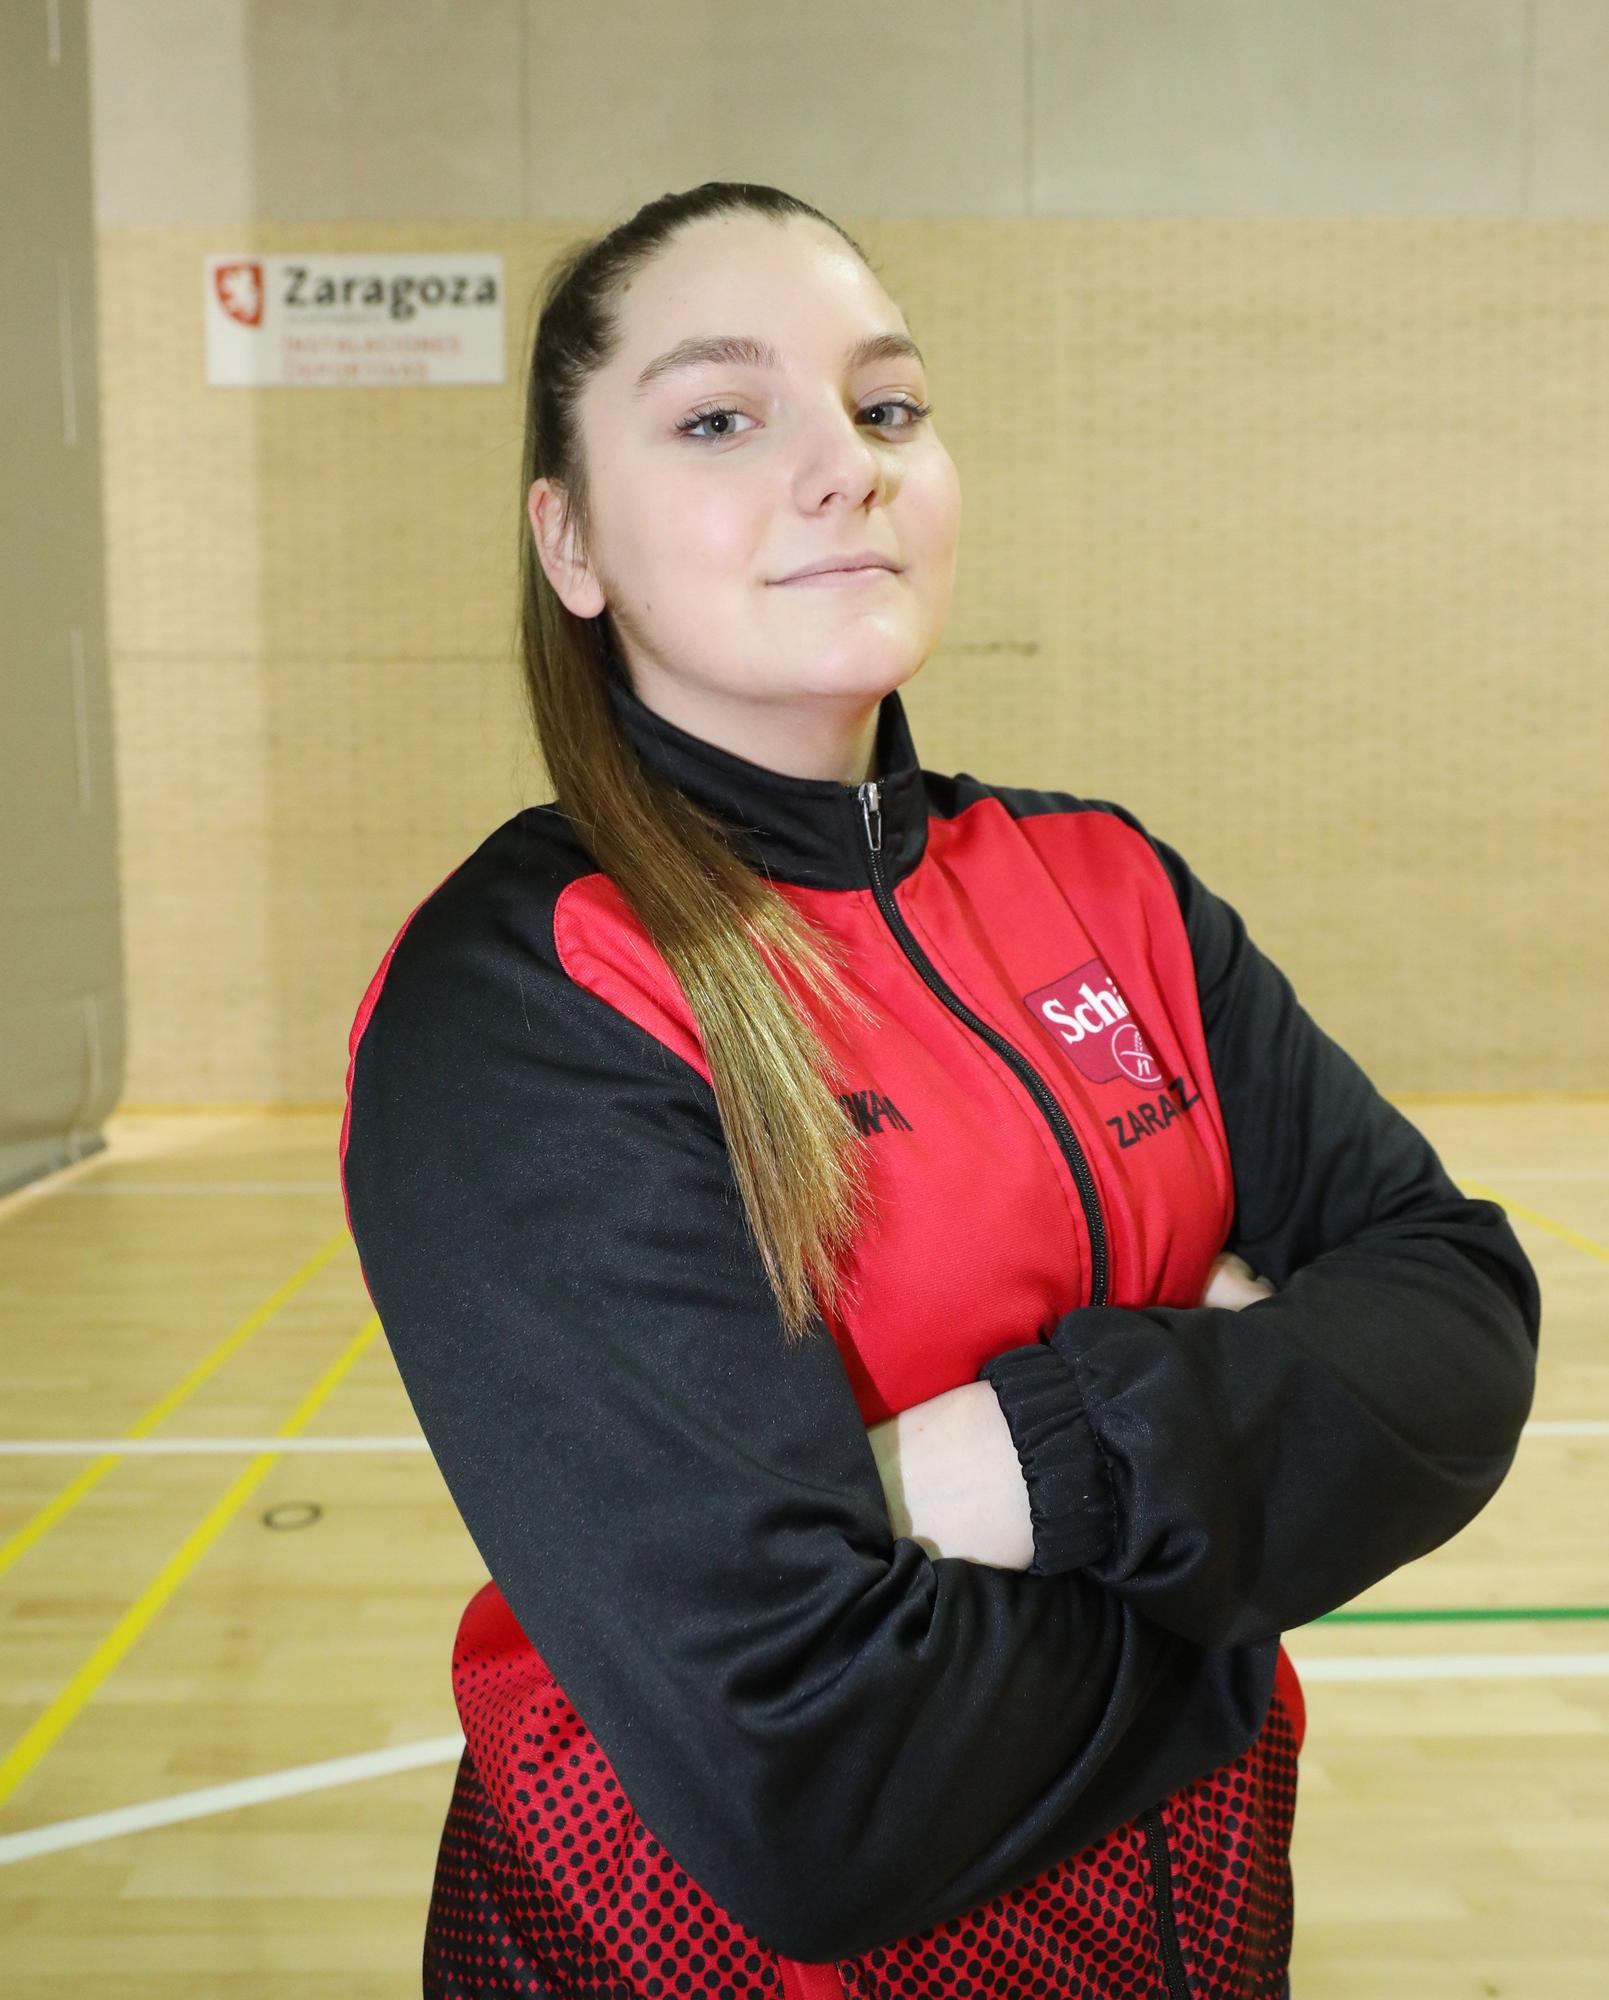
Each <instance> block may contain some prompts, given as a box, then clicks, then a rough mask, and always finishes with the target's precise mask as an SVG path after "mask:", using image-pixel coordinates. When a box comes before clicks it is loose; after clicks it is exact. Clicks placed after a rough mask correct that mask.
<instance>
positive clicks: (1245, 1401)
mask: <svg viewBox="0 0 1609 2000" xmlns="http://www.w3.org/2000/svg"><path fill="white" fill-rule="evenodd" d="M1100 803H1101V804H1102V805H1103V806H1104V807H1105V809H1106V810H1108V811H1112V812H1115V813H1117V814H1118V816H1119V817H1120V818H1122V819H1123V820H1125V821H1126V822H1127V823H1128V824H1129V825H1131V826H1133V827H1134V828H1135V829H1136V830H1137V831H1139V832H1141V833H1145V829H1144V828H1143V827H1142V826H1141V825H1140V822H1139V821H1138V820H1137V819H1136V818H1135V817H1134V816H1133V814H1132V813H1130V812H1127V811H1126V810H1125V809H1123V808H1122V807H1119V806H1112V805H1110V804H1108V803H1107V802H1104V801H1102V802H1100ZM1145 837H1146V838H1147V839H1148V840H1150V841H1151V845H1152V847H1153V848H1154V849H1155V851H1156V853H1157V855H1158V856H1159V858H1160V859H1161V861H1162V863H1163V866H1164V867H1165V868H1166V870H1167V872H1168V875H1169V877H1170V878H1171V880H1172V883H1173V886H1174V889H1175V892H1176V893H1177V896H1178V899H1179V904H1180V908H1181V910H1182V912H1183V916H1184V921H1185V925H1186V928H1187V931H1188V934H1189V939H1190V944H1191V948H1192V951H1193V954H1194V958H1195V966H1196V977H1197V984H1198V990H1199V994H1200V1001H1201V1012H1202V1019H1203V1023H1204V1026H1205V1031H1206V1042H1207V1053H1208V1060H1209V1063H1210V1066H1211V1070H1212V1077H1213V1082H1214V1084H1215V1086H1216V1089H1217V1093H1218V1099H1219V1103H1220V1105H1221V1107H1222V1110H1223V1116H1224V1123H1225V1127H1226V1130H1227V1135H1228V1141H1229V1152H1230V1159H1231V1162H1232V1167H1233V1174H1234V1189H1235V1213H1234V1222H1233V1227H1232V1231H1231V1234H1230V1238H1229V1242H1228V1245H1227V1247H1228V1248H1229V1249H1231V1250H1233V1251H1235V1252H1236V1253H1238V1254H1239V1255H1240V1256H1242V1257H1244V1258H1245V1259H1246V1261H1247V1263H1249V1264H1250V1265H1251V1266H1252V1268H1253V1270H1255V1271H1257V1272H1260V1273H1261V1274H1262V1275H1263V1276H1264V1277H1266V1278H1269V1279H1270V1280H1272V1282H1273V1283H1274V1284H1275V1285H1276V1286H1277V1287H1278V1288H1279V1289H1278V1292H1277V1294H1276V1295H1275V1296H1273V1297H1271V1298H1266V1299H1260V1300H1258V1301H1257V1302H1256V1303H1254V1304H1252V1305H1250V1306H1247V1307H1244V1308H1243V1309H1241V1310H1240V1311H1238V1312H1237V1311H1233V1310H1230V1309H1228V1308H1223V1307H1209V1306H1194V1307H1167V1306H1153V1307H1146V1308H1143V1309H1131V1308H1127V1307H1080V1308H1077V1309H1075V1310H1074V1311H1072V1312H1069V1313H1068V1314H1066V1315H1065V1316H1064V1317H1063V1318H1062V1319H1061V1320H1059V1321H1058V1322H1057V1323H1056V1325H1055V1326H1054V1328H1053V1329H1051V1331H1050V1333H1049V1336H1048V1340H1047V1341H1046V1343H1045V1344H1044V1345H1041V1346H1038V1347H1036V1346H1034V1345H1032V1344H1029V1345H1027V1346H1024V1347H1020V1348H1012V1349H1008V1350H1007V1351H1006V1352H1005V1353H1004V1354H1001V1355H997V1356H995V1357H994V1358H993V1359H992V1360H991V1361H989V1362H988V1363H986V1364H985V1366H984V1367H983V1368H982V1369H981V1370H980V1371H979V1374H980V1376H981V1377H983V1378H984V1379H987V1380H989V1381H991V1382H992V1383H993V1385H994V1388H995V1390H996V1393H997V1394H998V1395H999V1396H1000V1399H1001V1404H1002V1407H1003V1409H1004V1411H1005V1414H1006V1418H1007V1422H1008V1424H1009V1425H1010V1427H1011V1430H1012V1435H1013V1438H1014V1439H1015V1441H1016V1443H1017V1447H1018V1455H1019V1458H1020V1459H1021V1462H1022V1465H1023V1470H1024V1474H1025V1476H1026V1478H1027V1481H1028V1488H1029V1495H1030V1511H1031V1513H1032V1514H1033V1517H1034V1521H1035V1561H1034V1565H1033V1568H1032V1569H1031V1570H1030V1572H1029V1573H1030V1574H1056V1573H1066V1574H1070V1573H1072V1572H1073V1571H1074V1570H1077V1571H1079V1572H1080V1573H1081V1574H1083V1575H1085V1576H1087V1577H1088V1578H1090V1579H1091V1580H1092V1581H1094V1582H1097V1583H1099V1584H1101V1585H1103V1586H1104V1587H1106V1588H1107V1589H1109V1590H1111V1591H1113V1592H1115V1593H1116V1594H1117V1595H1118V1596H1119V1597H1120V1598H1121V1599H1122V1600H1123V1602H1125V1603H1127V1604H1131V1605H1133V1606H1134V1607H1135V1608H1136V1609H1138V1610H1142V1611H1144V1612H1145V1613H1146V1614H1147V1615H1148V1616H1149V1617H1150V1618H1152V1619H1154V1620H1156V1621H1157V1622H1158V1623H1159V1624H1162V1625H1166V1626H1168V1627H1169V1628H1170V1629H1172V1630H1174V1631H1176V1632H1179V1633H1181V1634H1183V1635H1185V1636H1187V1637H1190V1638H1193V1639H1196V1640H1198V1641H1199V1642H1200V1643H1202V1644H1203V1645H1209V1646H1215V1645H1230V1644H1236V1643H1241V1642H1248V1641H1254V1640H1258V1639H1261V1638H1264V1637H1266V1636H1267V1635H1269V1634H1271V1633H1278V1632H1282V1631H1289V1630H1291V1629H1292V1628H1293V1627H1295V1626H1299V1625H1304V1624H1306V1623H1308V1622H1309V1621H1310V1620H1311V1619H1314V1618H1318V1617H1320V1616H1322V1615H1323V1614H1324V1613H1325V1612H1328V1611H1332V1610H1334V1609H1336V1607H1337V1606H1339V1605H1342V1604H1345V1603H1346V1602H1347V1601H1348V1600H1349V1599H1351V1598H1353V1597H1355V1596H1357V1595H1358V1593H1359V1592H1361V1591H1364V1590H1367V1589H1368V1588H1369V1586H1370V1585H1371V1584H1374V1583H1377V1582H1379V1581H1380V1579H1381V1578H1382V1577H1385V1576H1388V1575H1390V1573H1391V1572H1392V1571H1393V1570H1395V1569H1398V1568H1400V1567H1401V1566H1402V1565H1403V1564H1404V1563H1408V1562H1412V1561H1414V1560H1415V1559H1416V1558H1417V1557H1419V1556H1422V1555H1425V1554H1427V1553H1428V1552H1429V1551H1430V1550H1431V1549H1434V1548H1438V1547H1439V1546H1440V1545H1441V1544H1442V1543H1444V1542H1446V1541H1448V1540H1449V1539H1450V1538H1451V1537H1452V1536H1454V1535H1456V1534H1457V1533H1458V1531H1459V1530H1460V1529H1461V1528H1463V1527H1465V1526H1467V1525H1468V1523H1469V1522H1470V1521H1471V1520H1473V1518H1474V1517H1475V1515H1476V1514H1478V1513H1479V1512H1480V1510H1481V1508H1482V1507H1484V1506H1485V1505H1486V1503H1487V1501H1488V1500H1490V1499H1491V1497H1492V1495H1493V1494H1494V1493H1495V1492H1496V1491H1497V1489H1498V1487H1499V1486H1500V1485H1501V1483H1502V1481H1503V1478H1504V1475H1505V1474H1506V1473H1507V1471H1508V1468H1509V1466H1510V1464H1511V1463H1512V1462H1513V1459H1514V1455H1515V1452H1516V1451H1517V1449H1518V1445H1519V1438H1520V1433H1521V1429H1522V1427H1523V1425H1524V1422H1525V1419H1526V1415H1527V1413H1528V1412H1529V1410H1530V1407H1531V1399H1532V1393H1533V1390H1534V1386H1535V1375H1536V1354H1537V1342H1538V1336H1539V1330H1540V1323H1541V1299H1540V1294H1539V1290H1538V1285H1537V1280H1536V1275H1535V1273H1534V1271H1533V1269H1532V1266H1531V1264H1530V1262H1529V1261H1528V1259H1527V1258H1526V1256H1525V1254H1524V1252H1523V1251H1522V1250H1521V1248H1520V1246H1519V1243H1518V1241H1517V1240H1516V1238H1515V1236H1514V1233H1513V1230H1512V1229H1511V1228H1510V1226H1509V1223H1508V1219H1507V1217H1506V1215H1505V1214H1504V1211H1503V1210H1502V1209H1501V1208H1500V1207H1498V1205H1497V1204H1496V1203H1495V1202H1491V1201H1475V1200H1470V1199H1467V1198H1466V1197H1465V1196H1464V1195H1463V1194H1461V1193H1460V1192H1459V1190H1458V1188H1457V1187H1456V1186H1455V1185H1454V1184H1453V1182H1452V1181H1451V1180H1449V1179H1448V1177H1447V1174H1446V1173H1445V1172H1444V1170H1443V1168H1442V1165H1441V1162H1440V1160H1439V1159H1438V1158H1437V1156H1436V1154H1435V1152H1434V1150H1433V1149H1432V1148H1431V1146H1430V1144H1429V1143H1428V1141H1427V1140H1426V1139H1425V1138H1424V1137H1423V1135H1422V1134H1421V1133H1420V1132H1419V1131H1418V1130H1417V1129H1416V1128H1415V1127H1414V1126H1413V1125H1412V1124H1411V1123H1410V1122H1409V1121H1408V1120H1407V1119H1406V1118H1405V1117H1403V1115H1402V1114H1401V1112H1399V1111H1398V1110H1396V1109H1395V1108H1394V1107H1393V1106H1392V1105H1391V1104H1389V1103H1388V1102H1387V1101H1386V1099H1385V1098H1383V1097H1382V1096H1381V1095H1380V1093H1379V1092H1378V1091H1377V1090H1376V1089H1375V1087H1374V1085H1373V1084H1372V1083H1371V1082H1370V1080H1369V1078H1368V1077H1367V1076H1366V1075H1365V1074H1364V1072H1363V1070H1362V1069H1360V1068H1359V1066H1358V1064H1357V1063H1356V1062H1354V1061H1353V1060H1352V1058H1351V1057H1350V1056H1348V1055H1347V1054H1346V1052H1345V1051H1344V1050H1343V1049H1341V1048H1340V1047H1339V1046H1338V1045H1337V1044H1336V1043H1335V1042H1334V1041H1333V1040H1332V1039H1331V1038H1330V1036H1328V1035H1327V1034H1326V1033H1325V1032H1324V1031H1323V1029H1322V1028H1320V1027H1319V1026H1318V1025H1317V1024H1316V1023H1315V1022H1314V1021H1313V1019H1312V1018H1311V1016H1309V1015H1308V1014H1307V1012H1306V1011H1305V1010H1304V1009H1303V1007H1302V1006H1301V1005H1300V1003H1299V1002H1298V1000H1297V997H1296V994H1295V991H1294V989H1293V988H1292V986H1291V983H1290V981H1289V980H1288V979H1287V978H1286V977H1285V975H1284V974H1283V973H1282V972H1281V971H1280V970H1279V968H1278V967H1277V966H1276V965H1274V964H1273V963H1272V962H1271V961H1270V960H1269V959H1268V958H1266V957H1265V956H1264V955H1263V953H1262V952H1261V951H1259V950H1258V948H1257V946H1256V945H1255V944H1254V943H1253V942H1252V940H1251V939H1250V937H1249V936H1248V935H1247V932H1246V927H1245V925H1244V923H1243V922H1242V920H1241V918H1240V916H1239V915H1238V913H1237V912H1236V911H1235V910H1234V909H1233V908H1232V907H1231V906H1230V905H1229V904H1228V903H1226V902H1224V901H1223V900H1222V899H1221V898H1220V897H1218V896H1216V895H1214V894H1213V892H1212V891H1211V890H1210V889H1208V888H1207V887H1205V885H1204V884H1203V883H1202V882H1200V881H1199V880H1198V879H1197V877H1196V876H1195V875H1194V874H1193V873H1192V872H1191V870H1190V869H1189V868H1188V867H1187V866H1186V864H1185V862H1184V861H1183V859H1182V858H1181V857H1180V855H1179V854H1178V853H1177V852H1176V851H1175V850H1174V849H1173V848H1172V847H1170V846H1169V845H1168V844H1167V843H1166V842H1164V841H1161V840H1158V839H1156V838H1155V837H1154V836H1152V835H1150V834H1145Z"/></svg>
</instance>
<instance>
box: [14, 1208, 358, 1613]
mask: <svg viewBox="0 0 1609 2000" xmlns="http://www.w3.org/2000/svg"><path fill="white" fill-rule="evenodd" d="M350 1240H351V1239H350V1238H349V1237H348V1235H347V1233H346V1231H345V1230H344V1229H338V1230H337V1231H336V1233H335V1234H334V1235H333V1236H332V1237H331V1238H330V1240H329V1242H328V1243H326V1244H325V1245H324V1247H323V1249H322V1250H315V1251H314V1253H313V1255H312V1256H311V1257H309V1258H308V1260H307V1262H306V1263H305V1264H304V1265H303V1266H302V1268H301V1269H300V1270H299V1271H294V1272H292V1274H291V1275H290V1277H288V1278H287V1279H286V1280H285V1282H284V1284H282V1285H281V1286H279V1287H278V1289H277V1290H275V1291H272V1292H270V1293H269V1295H268V1297H267V1298H266V1299H264V1300H263V1302H262V1304H261V1305H260V1306H257V1307H256V1308H255V1309H254V1310H253V1311H251V1312H249V1313H247V1315H246V1317H245V1318H244V1319H243V1320H242V1321H241V1322H240V1324H239V1325H238V1326H237V1327H236V1328H235V1330H234V1331H233V1333H229V1334H226V1335H225V1336H224V1338H223V1339H222V1340H221V1341H219V1343H218V1345H217V1346H216V1347H215V1348H214V1349H213V1350H212V1352H211V1353H210V1354H208V1355H205V1356H204V1357H203V1358H202V1359H201V1360H200V1361H198V1362H197V1363H196V1365H195V1367H194V1368H192V1369H191V1370H190V1372H189V1374H188V1375H186V1376H185V1378H184V1380H183V1381H182V1382H180V1383H178V1384H177V1385H176V1386H175V1387H174V1388H172V1389H170V1390H169V1391H168V1393H167V1394H166V1395H165V1396H163V1397H162V1398H161V1399H160V1400H159V1401H158V1402H155V1403H153V1404H152V1405H151V1407H150V1409H148V1410H147V1411H146V1412H145V1415H144V1416H143V1417H141V1418H139V1419H138V1421H137V1422H135V1423H133V1424H131V1425H130V1426H129V1428H128V1429H127V1430H126V1431H124V1432H123V1433H122V1435H123V1436H124V1437H126V1438H142V1437H148V1436H149V1435H150V1433H151V1432H152V1431H154V1430H155V1429H156V1427H157V1425H158V1424H159V1423H161V1421H162V1420H163V1418H164V1417H167V1416H171V1415H172V1413H173V1412H174V1411H175V1410H176V1409H177V1408H178V1407H179V1405H180V1404H181V1403H182V1402H183V1401H184V1400H185V1398H186V1397H187V1396H191V1395H193V1394H194V1393H195V1391H196V1390H197V1389H199V1388H200V1387H201V1385H202V1383H203V1382H205V1381H206V1380H207V1378H208V1376H210V1375H215V1374H216V1373H217V1371H218V1370H219V1369H220V1368H221V1367H222V1366H223V1364H224V1363H225V1362H226V1361H227V1360H228V1359H229V1357H230V1356H231V1355H232V1354H233V1353H235V1351H236V1350H237V1349H238V1348H239V1347H241V1346H242V1345H243V1344H244V1343H245V1342H246V1341H248V1340H249V1339H250V1338H251V1336H252V1335H253V1334H254V1333H255V1332H256V1331H257V1329H258V1327H260V1326H261V1325H262V1324H263V1322H264V1321H265V1320H268V1319H271V1318H272V1317H273V1316H274V1314H275V1313H276V1312H278V1311H279V1309H280V1307H281V1306H282V1305H284V1303H285V1302H286V1300H287V1299H289V1298H290V1297H292V1295H293V1294H294V1293H296V1292H299V1291H300V1290H301V1288H302V1287H303V1285H305V1284H306V1283H307V1282H308V1280H309V1279H310V1278H312V1277H315V1276H316V1275H317V1274H318V1272H320V1271H321V1270H322V1269H323V1268H324V1266H325V1265H326V1264H327V1263H328V1262H329V1261H330V1259H331V1258H332V1257H333V1256H334V1255H335V1253H336V1251H337V1250H339V1249H340V1248H341V1246H342V1245H343V1244H344V1243H347V1242H349V1241H350ZM122 1462H123V1456H122V1453H121V1452H115V1451H114V1452H108V1453H107V1454H106V1456H105V1457H104V1458H97V1459H96V1460H95V1461H94V1463H93V1464H91V1465H87V1466H86V1467H85V1468H84V1470H83V1471H82V1472H81V1473H80V1474H79V1475H78V1477H77V1478H76V1479H75V1480H73V1481H72V1482H71V1484H70V1485H67V1486H64V1487H63V1488H62V1490H61V1492H60V1493H58V1494H57V1495H56V1497H55V1499H54V1500H50V1501H47V1502H46V1504H45V1505H44V1506H43V1507H41V1508H40V1510H39V1512H38V1513H37V1514H35V1516H34V1517H33V1519H32V1520H31V1521H28V1522H25V1523H24V1525H23V1526H22V1527H20V1528H19V1529H18V1530H17V1532H16V1533H15V1534H14V1535H12V1536H11V1537H10V1539H9V1540H8V1541H6V1542H4V1543H0V1576H3V1575H4V1574H5V1572H6V1571H7V1570H8V1569H10V1567H11V1565H12V1564H13V1563H14V1562H16V1561H17V1560H18V1559H19V1558H20V1557H22V1556H24V1555H26V1554H27V1552H28V1551H29V1549H31V1548H32V1547H33V1545H34V1544H35V1542H37V1541H39V1540H40V1539H41V1538H42V1537H43V1536H44V1535H46V1534H48V1533H49V1532H50V1530H51V1529H52V1528H53V1527H55V1525H56V1523H57V1522H58V1521H59V1520H60V1519H61V1518H62V1516H63V1515H64V1514H68V1513H70V1512H71V1511H72V1509H73V1508H74V1507H76V1506H77V1505H78V1503H79V1501H80V1500H82V1499H83V1497H84V1495H85V1494H86V1493H89V1492H91V1491H93V1489H94V1488H95V1487H97V1486H98V1485H99V1484H100V1483H101V1481H102V1480H103V1479H104V1478H105V1477H106V1475H107V1474H108V1473H109V1472H110V1471H111V1470H112V1469H113V1467H114V1466H118V1465H121V1464H122Z"/></svg>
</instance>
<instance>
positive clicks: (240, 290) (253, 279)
mask: <svg viewBox="0 0 1609 2000" xmlns="http://www.w3.org/2000/svg"><path fill="white" fill-rule="evenodd" d="M212 289H213V291H214V292H215V293H216V295H217V299H218V303H219V305H220V306H222V307H223V309H224V311H225V312H226V313H228V315H229V317H230V318H231V319H232V320H235V321H236V322H238V324H239V325H241V326H261V325H262V323H263V267H262V265H261V264H259V263H257V262H255V261H254V260H245V259H242V260H241V261H240V262H238V263H234V264H219V265H216V266H215V267H214V269H213V273H212Z"/></svg>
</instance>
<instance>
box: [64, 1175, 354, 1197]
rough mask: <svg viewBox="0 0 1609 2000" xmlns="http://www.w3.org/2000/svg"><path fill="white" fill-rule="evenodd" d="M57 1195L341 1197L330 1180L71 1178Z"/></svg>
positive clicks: (334, 1181)
mask: <svg viewBox="0 0 1609 2000" xmlns="http://www.w3.org/2000/svg"><path fill="white" fill-rule="evenodd" d="M54 1192H55V1193H57V1194H327V1195H335V1196H337V1197H339V1195H340V1192H341V1187H340V1183H339V1182H338V1181H337V1180H335V1179H333V1178H332V1179H330V1180H327V1181H148V1180H138V1181H132V1180H131V1181H120V1180H95V1179H87V1180H81V1181H70V1182H69V1183H68V1184H67V1186H66V1187H59V1188H57V1189H55V1190H54Z"/></svg>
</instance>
